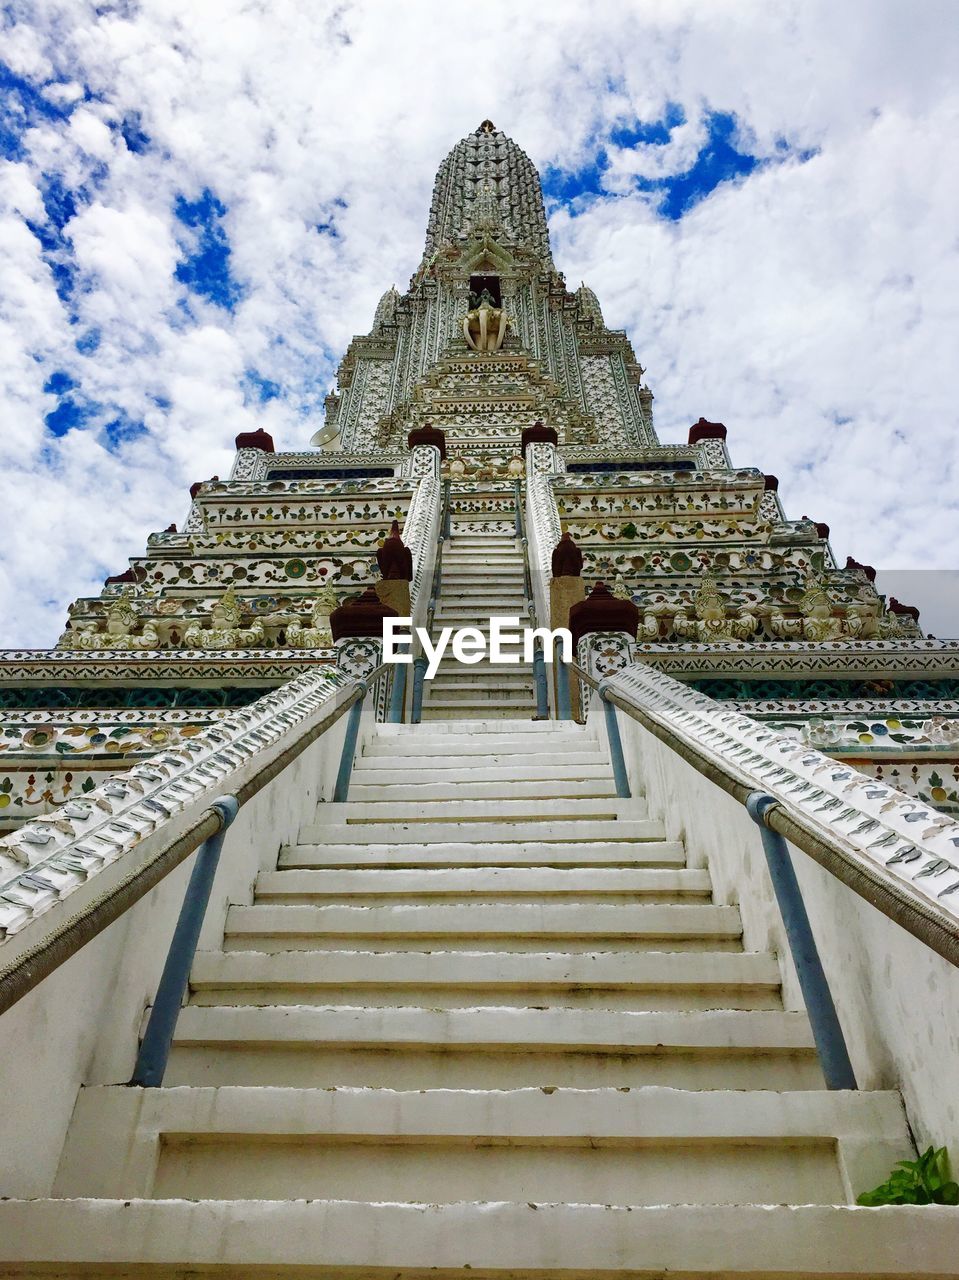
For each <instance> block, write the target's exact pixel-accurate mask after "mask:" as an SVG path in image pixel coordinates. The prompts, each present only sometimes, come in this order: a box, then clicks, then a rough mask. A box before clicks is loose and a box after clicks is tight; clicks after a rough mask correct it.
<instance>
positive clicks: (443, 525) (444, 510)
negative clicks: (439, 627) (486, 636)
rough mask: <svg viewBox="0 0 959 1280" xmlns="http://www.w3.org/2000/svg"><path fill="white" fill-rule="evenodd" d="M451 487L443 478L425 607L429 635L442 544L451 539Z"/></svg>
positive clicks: (440, 572)
mask: <svg viewBox="0 0 959 1280" xmlns="http://www.w3.org/2000/svg"><path fill="white" fill-rule="evenodd" d="M451 488H452V485H451V482H450V481H449V480H444V481H443V501H442V502H441V504H440V527H439V533H438V534H437V538H436V557H435V559H434V560H433V576H432V578H431V580H430V601H429V604H428V606H427V609H426V630H427V632H428V634H430V635H432V634H433V615H434V614H435V612H436V602H437V600H438V599H439V598H440V590H441V588H442V582H443V546H444V544H445V543H446V541H447V540H449V541H450V542H452V541H453V533H452V530H451V528H450V491H451Z"/></svg>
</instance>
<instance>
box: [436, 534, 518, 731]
mask: <svg viewBox="0 0 959 1280" xmlns="http://www.w3.org/2000/svg"><path fill="white" fill-rule="evenodd" d="M452 533H453V537H452V540H451V541H450V542H449V543H448V544H447V545H446V547H445V548H444V551H443V562H442V574H441V582H440V596H439V600H438V602H437V608H436V615H435V617H434V623H435V627H434V630H438V629H439V628H440V627H476V628H477V629H478V630H479V631H481V632H482V633H483V634H484V635H485V636H486V637H487V643H488V637H489V629H490V621H489V620H490V616H491V615H494V616H496V615H498V616H502V617H518V618H519V619H520V626H525V625H526V616H525V599H524V594H523V553H522V547H521V546H520V544H519V543H518V542H517V541H516V538H515V537H514V536H513V535H512V534H510V533H507V532H491V531H489V530H486V529H483V528H482V527H481V526H480V525H479V524H476V523H472V524H471V523H470V522H469V521H468V520H465V519H460V520H457V519H455V518H454V520H453V522H452ZM515 652H517V653H520V652H521V651H519V650H515ZM535 706H536V696H535V690H534V685H533V669H532V666H530V665H528V664H523V663H520V664H502V663H500V664H493V663H491V662H489V661H488V660H487V659H486V658H484V659H483V661H482V662H479V663H476V664H475V665H473V666H466V665H464V664H462V663H460V662H458V661H457V660H456V659H455V658H454V657H453V656H452V654H451V653H450V651H449V650H447V652H446V653H445V654H444V656H443V659H442V660H441V662H440V665H439V669H438V671H437V673H436V675H435V676H434V677H433V679H432V680H430V681H427V683H426V685H425V691H424V698H423V719H424V720H469V719H473V718H477V719H486V718H490V717H496V718H499V719H512V720H530V719H532V717H533V716H534V715H535Z"/></svg>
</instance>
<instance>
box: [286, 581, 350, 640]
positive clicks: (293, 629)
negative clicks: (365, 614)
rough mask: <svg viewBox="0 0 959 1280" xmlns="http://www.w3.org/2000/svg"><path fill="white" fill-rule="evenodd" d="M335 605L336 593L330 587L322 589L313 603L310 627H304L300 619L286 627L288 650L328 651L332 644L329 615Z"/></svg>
mask: <svg viewBox="0 0 959 1280" xmlns="http://www.w3.org/2000/svg"><path fill="white" fill-rule="evenodd" d="M336 605H337V600H336V592H335V591H334V590H333V588H332V587H324V588H323V590H322V591H321V592H320V593H319V595H318V596H317V597H316V599H315V600H314V601H313V608H312V610H311V613H310V625H309V626H308V627H304V625H303V621H302V619H300V618H297V619H296V620H295V621H293V622H291V623H289V625H288V626H287V628H286V643H287V645H288V646H289V648H291V649H329V648H330V647H331V646H332V644H333V633H332V631H331V630H330V614H331V613H332V612H333V610H334V609H335V608H336Z"/></svg>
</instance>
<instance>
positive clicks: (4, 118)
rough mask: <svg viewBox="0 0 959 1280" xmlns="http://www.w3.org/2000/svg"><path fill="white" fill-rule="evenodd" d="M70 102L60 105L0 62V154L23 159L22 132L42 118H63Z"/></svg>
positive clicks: (68, 112)
mask: <svg viewBox="0 0 959 1280" xmlns="http://www.w3.org/2000/svg"><path fill="white" fill-rule="evenodd" d="M72 109H73V108H72V106H63V105H60V104H58V103H56V102H51V101H50V100H49V98H46V97H44V95H43V91H42V90H41V89H40V88H38V86H37V85H35V84H33V83H32V82H31V81H29V80H26V79H24V77H23V76H19V75H17V73H16V72H15V71H12V70H11V69H10V67H8V66H7V64H6V63H5V62H0V156H3V158H4V159H7V160H23V159H25V157H26V150H25V148H24V145H23V135H24V134H25V133H26V131H27V130H28V129H30V128H31V127H32V126H34V125H36V124H39V123H40V122H41V121H43V120H66V119H67V117H68V116H69V115H70V112H71V110H72Z"/></svg>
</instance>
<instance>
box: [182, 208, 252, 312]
mask: <svg viewBox="0 0 959 1280" xmlns="http://www.w3.org/2000/svg"><path fill="white" fill-rule="evenodd" d="M173 211H174V213H175V215H176V217H177V219H178V221H179V222H180V223H182V225H183V226H184V227H186V228H188V229H189V230H190V231H192V232H194V233H195V234H194V236H193V237H192V245H191V252H189V253H188V254H187V256H186V257H184V258H182V259H181V261H180V262H179V264H178V265H177V268H176V272H175V273H174V274H175V275H176V278H177V279H178V280H179V281H180V283H181V284H185V285H186V286H187V288H188V289H190V290H191V291H192V292H193V293H196V294H198V295H199V296H200V297H201V298H206V299H207V301H209V302H212V303H214V304H215V305H216V306H218V307H223V308H225V309H226V310H227V311H232V310H233V308H234V307H235V306H236V304H237V303H238V302H239V301H240V299H241V298H242V297H243V292H244V290H243V287H242V285H241V284H240V283H239V282H238V281H237V280H235V279H234V278H233V275H232V273H231V271H230V241H229V239H228V237H227V234H226V231H225V230H224V227H223V219H224V217H225V216H226V212H227V209H226V205H225V204H223V202H222V201H221V200H219V199H218V198H217V196H216V195H215V194H214V193H213V192H212V191H211V190H210V189H209V187H207V188H205V189H204V190H203V192H202V193H201V195H200V198H199V199H198V200H187V199H186V197H185V196H177V199H176V204H175V206H174V210H173Z"/></svg>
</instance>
